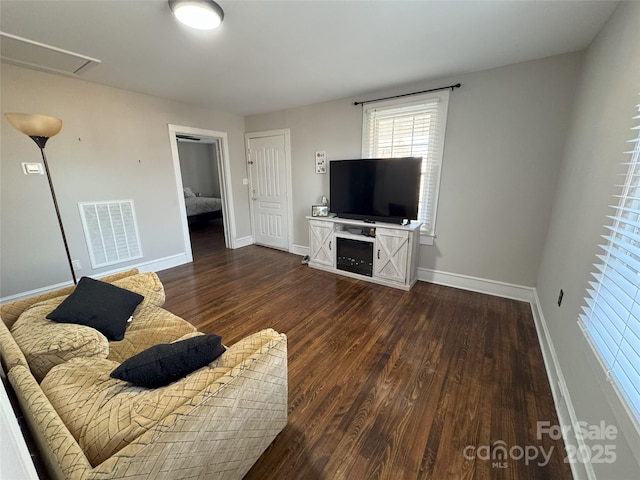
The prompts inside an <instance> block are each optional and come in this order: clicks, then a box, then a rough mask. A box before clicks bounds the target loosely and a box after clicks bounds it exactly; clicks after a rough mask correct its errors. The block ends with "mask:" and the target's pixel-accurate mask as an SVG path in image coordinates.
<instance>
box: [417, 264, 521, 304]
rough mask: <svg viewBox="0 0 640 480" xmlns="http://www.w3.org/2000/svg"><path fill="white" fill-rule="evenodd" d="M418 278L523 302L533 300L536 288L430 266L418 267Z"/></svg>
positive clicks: (423, 280)
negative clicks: (435, 268)
mask: <svg viewBox="0 0 640 480" xmlns="http://www.w3.org/2000/svg"><path fill="white" fill-rule="evenodd" d="M418 280H420V281H422V282H430V283H436V284H438V285H445V286H447V287H455V288H460V289H461V290H469V291H471V292H478V293H486V294H487V295H494V296H497V297H503V298H510V299H512V300H520V301H523V302H529V303H531V302H533V300H534V288H533V287H525V286H522V285H515V284H512V283H505V282H498V281H496V280H489V279H486V278H478V277H471V276H469V275H461V274H459V273H449V272H443V271H440V270H431V269H429V268H422V267H419V268H418Z"/></svg>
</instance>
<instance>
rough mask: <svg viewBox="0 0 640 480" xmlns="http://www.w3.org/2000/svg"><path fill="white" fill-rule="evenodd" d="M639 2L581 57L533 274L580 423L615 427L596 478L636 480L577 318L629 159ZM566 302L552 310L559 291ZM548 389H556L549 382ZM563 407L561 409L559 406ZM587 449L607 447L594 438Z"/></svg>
mask: <svg viewBox="0 0 640 480" xmlns="http://www.w3.org/2000/svg"><path fill="white" fill-rule="evenodd" d="M638 26H640V3H637V2H624V3H622V4H621V6H620V7H619V8H618V9H617V10H616V12H615V13H614V14H613V16H612V17H611V18H610V19H609V21H608V22H607V24H606V25H605V27H604V29H603V30H602V31H601V32H600V34H599V35H598V37H597V38H596V39H595V41H594V42H593V44H592V45H591V46H590V47H589V49H588V50H587V52H586V56H585V60H584V67H583V72H582V75H581V77H580V83H579V84H578V85H577V95H576V102H575V108H574V110H573V114H572V117H571V122H570V128H569V131H568V135H567V141H566V147H565V151H564V156H563V160H562V164H561V170H560V174H559V179H558V188H557V191H556V195H555V199H554V202H553V209H552V211H553V215H552V217H551V221H550V226H549V232H548V235H547V238H546V244H545V248H544V254H543V257H542V262H541V266H540V273H539V276H538V282H537V290H538V294H539V298H540V304H541V307H542V312H543V315H544V319H545V320H546V324H547V327H548V330H549V333H550V336H551V339H552V341H553V344H554V345H555V349H556V353H557V357H558V362H559V365H560V367H561V369H562V372H563V374H564V378H565V381H566V384H567V388H568V390H569V392H570V396H571V399H572V401H573V406H574V407H575V411H576V414H577V418H578V420H582V421H586V422H588V423H589V424H591V425H597V424H599V422H600V421H605V422H606V423H607V424H609V425H617V427H618V428H619V429H620V431H622V432H625V434H624V435H623V434H622V433H621V434H620V436H619V437H620V438H619V439H618V441H617V442H615V444H616V454H617V460H616V461H615V462H614V463H612V464H604V463H600V464H594V469H595V473H596V474H597V476H598V478H606V479H612V478H616V479H617V478H637V476H638V471H640V459H639V458H634V456H633V454H632V451H634V450H635V452H636V455H637V456H639V457H640V438H639V436H638V433H637V431H635V430H634V429H633V428H632V427H631V422H630V421H629V419H628V417H627V416H626V413H625V412H623V411H622V406H621V403H620V401H619V400H618V399H617V397H616V395H615V393H614V392H613V389H612V387H611V385H610V384H609V383H608V382H607V381H606V379H605V375H604V372H603V370H602V369H601V368H600V366H599V365H598V363H597V361H596V358H595V356H594V354H593V352H592V351H591V349H590V347H589V346H588V345H587V343H586V342H585V339H584V336H583V334H582V332H581V331H580V329H579V327H578V324H577V319H578V315H579V314H580V313H581V309H580V306H581V305H582V304H583V303H584V302H583V297H584V295H585V289H586V287H587V281H588V280H590V275H589V273H590V272H591V271H592V270H593V266H592V264H593V263H594V262H595V261H596V257H595V254H596V253H599V250H598V248H597V245H598V244H599V243H602V242H603V239H602V238H601V237H600V235H601V234H603V233H605V230H604V228H603V225H604V224H605V223H606V222H607V221H608V220H607V219H606V217H605V216H606V215H610V214H611V213H612V210H611V209H610V208H608V205H611V204H615V199H614V198H612V195H613V194H616V193H619V189H617V188H615V187H614V185H616V184H619V183H620V177H616V174H617V173H621V172H623V171H626V170H625V169H624V167H622V166H621V165H620V163H621V162H624V161H628V159H629V158H628V156H626V155H624V154H623V153H622V152H623V151H625V150H628V149H629V145H628V144H627V143H626V141H627V140H629V139H630V138H633V137H634V136H635V134H634V133H633V132H632V131H631V130H630V128H631V127H632V126H633V125H634V123H636V124H637V121H633V120H632V117H633V116H635V115H637V110H636V105H637V104H638V103H640V96H639V95H638V93H640V29H639V28H638ZM561 288H562V289H563V290H564V293H565V295H564V300H563V303H562V306H561V307H558V306H557V304H556V300H557V298H558V292H559V290H560V289H561ZM552 387H554V388H557V385H556V382H555V381H552ZM563 401H564V399H563ZM561 408H565V406H562V405H561ZM588 443H591V444H594V443H595V444H603V443H610V442H602V441H594V442H588Z"/></svg>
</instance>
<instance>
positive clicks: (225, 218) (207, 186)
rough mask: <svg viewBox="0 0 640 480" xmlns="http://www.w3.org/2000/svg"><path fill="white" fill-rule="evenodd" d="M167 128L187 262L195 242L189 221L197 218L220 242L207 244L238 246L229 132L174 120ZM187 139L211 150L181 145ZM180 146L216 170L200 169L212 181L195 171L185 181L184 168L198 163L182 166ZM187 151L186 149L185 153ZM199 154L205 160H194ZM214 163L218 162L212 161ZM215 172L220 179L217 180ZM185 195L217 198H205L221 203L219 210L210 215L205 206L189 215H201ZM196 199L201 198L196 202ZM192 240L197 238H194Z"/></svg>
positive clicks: (191, 156)
mask: <svg viewBox="0 0 640 480" xmlns="http://www.w3.org/2000/svg"><path fill="white" fill-rule="evenodd" d="M168 130H169V144H170V147H171V156H172V158H173V171H174V174H175V186H176V190H175V193H174V195H176V200H177V204H178V207H179V209H180V212H181V215H180V227H181V230H182V237H183V245H184V256H185V259H186V262H191V261H193V249H192V243H193V242H192V234H191V231H190V228H189V224H190V223H194V221H195V223H201V224H203V225H204V227H205V230H207V231H208V232H207V233H210V234H211V235H213V236H215V237H216V240H215V242H217V243H214V244H208V246H207V247H206V248H209V249H211V248H218V247H219V248H225V247H226V248H237V247H238V245H237V240H236V226H235V217H234V206H233V192H232V185H231V164H230V161H229V139H228V135H227V132H219V131H215V130H205V129H202V128H196V127H188V126H181V125H172V124H169V125H168ZM187 143H195V144H202V145H205V146H204V149H208V151H207V153H206V154H202V155H199V154H193V152H190V147H186V148H185V147H183V146H180V147H178V145H179V144H180V145H184V144H187ZM179 150H182V151H183V153H182V156H183V157H190V160H191V163H195V162H196V161H202V162H203V163H206V164H207V166H206V167H203V168H205V169H208V170H209V172H210V173H211V172H213V173H211V175H209V174H206V173H200V175H202V176H203V177H205V176H207V177H212V178H210V179H209V180H208V182H209V183H204V182H202V181H201V179H199V178H196V177H194V176H193V174H189V173H187V176H186V177H185V180H184V181H183V174H182V170H183V169H184V170H185V172H189V171H190V170H192V169H197V167H194V166H193V165H187V164H188V163H190V161H189V160H188V161H187V164H185V165H184V167H183V166H181V164H180V156H181V155H180V152H179ZM185 151H187V152H186V153H185ZM199 156H201V157H202V160H194V158H195V159H197V158H199ZM183 163H184V162H183ZM214 163H215V166H214V165H213V164H214ZM197 171H200V170H197ZM216 173H217V181H216V180H215V175H216ZM187 187H188V189H187ZM218 192H219V193H218ZM198 194H199V195H198ZM217 195H219V196H217ZM185 196H188V197H192V198H193V197H195V198H211V199H215V198H217V199H219V200H206V201H204V202H209V203H211V204H212V203H219V204H220V206H221V210H220V213H215V212H212V213H211V214H210V215H206V213H207V212H206V211H205V210H206V207H203V208H204V209H205V210H201V211H200V213H201V214H205V215H203V216H196V217H194V218H189V217H192V216H193V215H198V213H197V212H196V211H191V210H190V211H189V212H188V211H187V203H192V202H185ZM197 202H198V201H196V202H193V203H197ZM204 202H200V203H204ZM194 208H199V207H194ZM213 210H214V211H215V210H217V208H215V207H214V208H213ZM192 214H193V215H192ZM219 216H221V218H219ZM207 224H211V230H208V229H207V228H206V227H207ZM221 232H223V235H222V238H221V236H220V235H219V234H220V233H221ZM198 233H200V232H198ZM216 233H217V234H216ZM199 238H200V237H198V239H199ZM193 240H196V239H195V238H194V239H193Z"/></svg>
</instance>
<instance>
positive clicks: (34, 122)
mask: <svg viewBox="0 0 640 480" xmlns="http://www.w3.org/2000/svg"><path fill="white" fill-rule="evenodd" d="M4 116H5V117H7V120H8V121H9V123H10V124H11V125H12V126H13V127H14V128H15V129H16V130H18V131H19V132H22V133H24V134H25V135H29V136H30V137H46V138H50V137H53V136H54V135H56V134H57V133H58V132H59V131H60V130H61V129H62V120H60V119H59V118H56V117H50V116H49V115H40V114H33V113H5V114H4Z"/></svg>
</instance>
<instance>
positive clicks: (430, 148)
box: [362, 91, 449, 235]
mask: <svg viewBox="0 0 640 480" xmlns="http://www.w3.org/2000/svg"><path fill="white" fill-rule="evenodd" d="M448 102H449V92H448V91H443V92H438V93H437V94H431V95H423V96H420V97H414V98H413V99H412V100H410V101H407V100H406V99H404V101H391V102H377V103H373V104H370V106H368V107H367V108H365V109H364V112H363V131H362V154H363V156H364V157H366V158H389V157H396V158H399V157H422V175H421V176H422V178H421V182H420V205H419V209H418V220H420V221H421V222H422V223H423V225H422V232H423V233H426V234H428V235H434V232H435V221H436V211H437V202H438V190H439V188H440V173H441V167H442V154H443V149H444V131H445V126H446V116H447V109H448Z"/></svg>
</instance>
